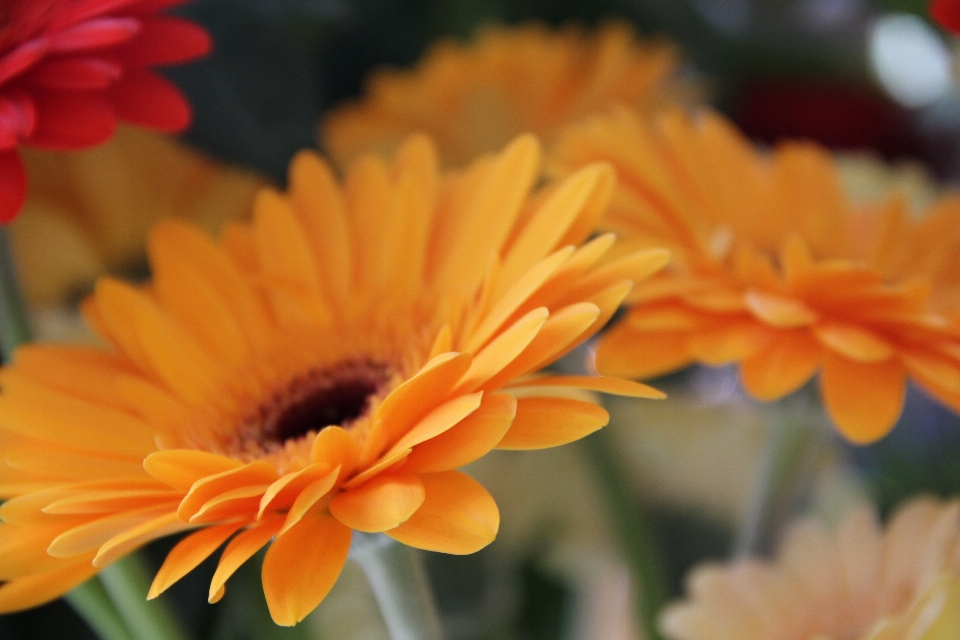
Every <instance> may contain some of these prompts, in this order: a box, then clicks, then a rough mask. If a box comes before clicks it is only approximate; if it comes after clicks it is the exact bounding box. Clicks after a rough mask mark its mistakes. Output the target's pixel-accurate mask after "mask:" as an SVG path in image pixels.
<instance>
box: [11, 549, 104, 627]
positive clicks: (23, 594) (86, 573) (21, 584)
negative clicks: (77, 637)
mask: <svg viewBox="0 0 960 640" xmlns="http://www.w3.org/2000/svg"><path fill="white" fill-rule="evenodd" d="M97 571H99V569H98V568H97V567H94V566H93V565H91V564H90V559H89V557H85V558H83V559H82V560H78V561H77V562H75V563H71V564H68V565H67V566H65V567H62V568H60V569H56V570H55V571H48V572H46V573H38V574H36V575H32V576H27V577H26V578H18V579H17V580H11V581H10V582H7V583H6V584H4V585H3V586H2V587H0V614H3V613H10V612H12V611H18V610H20V609H29V608H30V607H36V606H38V605H41V604H44V603H46V602H50V601H51V600H54V599H56V598H59V597H60V596H62V595H63V594H65V593H66V592H67V591H70V589H73V588H74V587H75V586H77V585H78V584H80V583H81V582H85V581H86V580H87V579H88V578H90V577H91V576H92V575H93V574H95V573H96V572H97Z"/></svg>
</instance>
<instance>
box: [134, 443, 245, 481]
mask: <svg viewBox="0 0 960 640" xmlns="http://www.w3.org/2000/svg"><path fill="white" fill-rule="evenodd" d="M242 466H243V463H242V462H240V461H239V460H234V459H233V458H228V457H226V456H220V455H217V454H215V453H207V452H206V451H192V450H187V449H169V450H167V451H157V452H156V453H151V454H150V455H149V456H147V457H146V458H145V459H144V461H143V468H144V469H145V470H146V472H147V473H149V474H150V475H151V476H153V477H154V478H156V479H157V480H159V481H160V482H165V483H166V484H168V485H170V486H171V487H173V488H174V489H179V490H181V491H188V490H189V489H190V487H192V486H193V483H194V482H196V481H197V480H200V479H201V478H206V477H208V476H213V475H217V474H219V473H225V472H227V471H231V470H233V469H239V468H240V467H242Z"/></svg>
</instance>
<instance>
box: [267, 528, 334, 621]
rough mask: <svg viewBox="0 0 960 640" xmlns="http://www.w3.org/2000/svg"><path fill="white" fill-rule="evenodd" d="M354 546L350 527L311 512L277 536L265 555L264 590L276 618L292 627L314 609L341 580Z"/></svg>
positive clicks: (271, 612)
mask: <svg viewBox="0 0 960 640" xmlns="http://www.w3.org/2000/svg"><path fill="white" fill-rule="evenodd" d="M349 550H350V528H349V527H345V526H343V525H342V524H340V522H338V521H337V520H336V519H335V518H333V517H331V516H328V515H323V514H310V515H308V516H307V517H305V518H304V519H303V520H301V521H300V522H299V523H297V525H296V526H295V527H293V528H292V529H290V530H289V531H287V532H286V533H285V534H283V535H282V536H280V537H279V538H277V540H276V541H274V543H273V544H272V545H271V546H270V549H269V550H268V551H267V555H266V557H265V558H264V559H263V570H262V576H263V593H264V595H265V596H266V598H267V606H268V607H269V609H270V616H271V617H272V618H273V621H274V622H275V623H277V624H278V625H280V626H283V627H292V626H293V625H295V624H297V623H298V622H300V621H301V620H303V619H304V618H305V617H307V614H309V613H310V612H311V611H313V610H314V609H315V608H316V607H317V605H318V604H320V602H321V601H322V600H323V599H324V597H326V595H327V593H329V592H330V589H331V588H332V587H333V584H334V583H335V582H336V581H337V577H338V576H339V575H340V570H341V569H343V563H344V562H346V560H347V552H348V551H349Z"/></svg>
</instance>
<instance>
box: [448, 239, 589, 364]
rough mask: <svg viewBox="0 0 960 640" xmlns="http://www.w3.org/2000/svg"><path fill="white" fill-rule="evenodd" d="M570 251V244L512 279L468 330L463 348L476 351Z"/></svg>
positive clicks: (571, 251)
mask: <svg viewBox="0 0 960 640" xmlns="http://www.w3.org/2000/svg"><path fill="white" fill-rule="evenodd" d="M572 253H573V247H566V248H565V249H562V250H560V251H556V252H554V253H552V254H551V255H550V256H548V257H546V258H544V259H543V260H541V261H540V262H538V263H537V264H536V265H534V266H533V267H532V268H531V269H530V270H528V271H527V272H526V273H525V274H524V275H523V277H521V278H520V279H519V280H517V281H516V282H514V283H513V285H512V286H511V287H510V288H509V289H508V290H507V291H506V292H505V293H504V294H503V295H501V296H500V297H499V298H498V299H497V302H496V304H495V305H494V306H493V308H492V309H490V311H489V312H488V313H486V314H485V316H484V318H483V322H481V323H480V325H479V326H477V328H476V329H474V330H473V331H472V332H471V333H470V338H469V340H468V341H467V343H466V344H465V345H464V351H469V352H471V353H476V352H477V351H479V350H480V348H481V347H483V346H484V345H485V344H486V343H487V341H488V340H489V338H490V337H491V336H493V335H494V333H495V332H496V331H497V330H498V329H500V328H501V327H502V326H503V324H504V323H505V322H506V321H507V320H508V319H510V317H511V316H513V314H514V312H515V311H516V310H517V309H519V308H520V307H521V306H522V305H523V303H524V302H526V301H527V299H528V298H529V297H530V296H531V295H533V294H534V293H535V292H536V291H537V289H539V288H540V286H541V285H542V284H543V283H544V282H546V281H547V278H549V277H550V276H551V275H552V274H553V273H554V272H555V271H556V270H557V269H558V268H559V267H560V265H562V264H563V263H564V262H565V261H566V260H567V259H568V258H569V257H570V255H571V254H572ZM501 275H502V274H501Z"/></svg>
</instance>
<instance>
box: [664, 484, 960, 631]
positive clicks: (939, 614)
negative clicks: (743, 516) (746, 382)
mask: <svg viewBox="0 0 960 640" xmlns="http://www.w3.org/2000/svg"><path fill="white" fill-rule="evenodd" d="M688 591H689V593H688V596H687V599H686V600H685V601H683V602H681V603H679V604H674V605H672V606H670V607H668V608H667V610H666V611H665V612H664V614H663V616H662V618H661V620H660V623H661V628H662V630H663V633H664V635H666V636H667V637H669V638H671V639H672V640H947V638H956V637H958V636H957V635H956V634H955V633H954V634H952V635H951V631H956V630H957V629H958V628H960V620H958V607H957V604H958V602H960V501H957V500H953V501H950V502H940V501H937V500H934V499H932V498H917V499H915V500H913V501H911V502H910V503H909V504H907V505H906V506H904V507H902V508H901V509H899V510H898V511H897V512H896V513H895V514H894V515H893V516H892V518H891V519H890V521H889V523H888V524H887V526H886V527H885V528H884V527H881V526H880V525H879V524H878V523H877V520H876V518H875V516H874V515H873V513H872V512H871V510H870V509H866V508H862V509H858V510H856V511H854V512H853V513H852V514H851V515H849V516H848V517H847V518H846V519H845V520H844V521H843V522H842V523H841V524H840V525H839V526H838V527H837V529H836V530H835V531H833V532H829V531H828V530H827V529H826V528H824V527H823V526H822V525H820V524H818V523H816V522H813V521H806V522H803V523H801V524H799V525H797V526H795V527H794V528H793V529H791V530H790V531H789V532H788V534H787V536H786V539H785V541H784V543H783V545H782V546H781V549H780V552H779V553H778V555H777V557H776V558H775V559H774V560H772V561H768V562H767V561H760V560H756V559H748V560H742V561H737V562H734V563H733V564H728V565H717V564H713V565H706V566H701V567H699V568H697V569H695V570H694V572H693V573H692V575H691V576H690V578H689V583H688Z"/></svg>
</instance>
